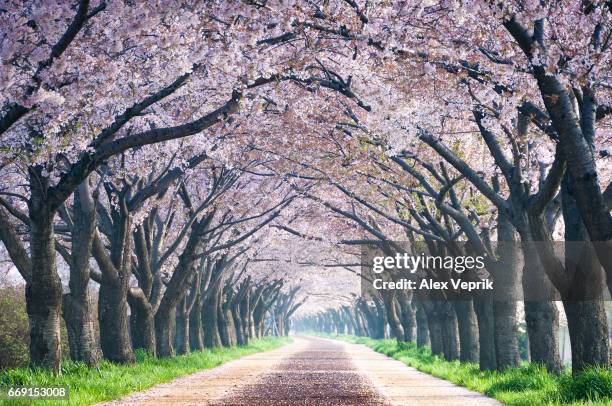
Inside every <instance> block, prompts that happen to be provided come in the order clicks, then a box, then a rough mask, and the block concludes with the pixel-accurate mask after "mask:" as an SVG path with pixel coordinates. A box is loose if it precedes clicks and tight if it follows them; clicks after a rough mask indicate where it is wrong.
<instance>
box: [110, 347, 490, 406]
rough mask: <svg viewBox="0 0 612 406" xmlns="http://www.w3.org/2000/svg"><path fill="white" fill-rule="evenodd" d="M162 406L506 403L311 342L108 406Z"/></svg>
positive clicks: (392, 363)
mask: <svg viewBox="0 0 612 406" xmlns="http://www.w3.org/2000/svg"><path fill="white" fill-rule="evenodd" d="M159 404H164V405H218V406H221V405H271V406H276V405H383V404H384V405H462V406H464V405H500V403H498V402H497V401H495V400H492V399H490V398H487V397H485V396H483V395H480V394H478V393H475V392H471V391H468V390H467V389H465V388H461V387H459V386H456V385H453V384H452V383H450V382H447V381H444V380H441V379H437V378H434V377H432V376H430V375H426V374H423V373H421V372H418V371H416V370H415V369H414V368H410V367H407V366H406V365H404V364H402V363H401V362H399V361H396V360H392V359H389V358H387V357H385V356H384V355H382V354H378V353H376V352H374V351H372V350H370V349H369V348H366V347H365V346H362V345H355V344H349V343H344V342H340V341H333V340H326V339H321V338H310V337H309V338H304V337H296V338H294V343H293V344H291V345H288V346H285V347H283V348H280V349H277V350H274V351H270V352H266V353H260V354H255V355H251V356H248V357H244V358H241V359H239V360H236V361H232V362H230V363H228V364H225V365H223V366H220V367H218V368H214V369H211V370H208V371H203V372H199V373H196V374H194V375H190V376H188V377H184V378H180V379H177V380H174V381H172V382H170V383H167V384H162V385H158V386H155V387H153V388H151V389H150V390H147V391H145V392H139V393H137V394H134V395H131V396H129V397H126V398H123V399H120V400H118V401H114V402H110V403H107V405H122V406H125V405H159Z"/></svg>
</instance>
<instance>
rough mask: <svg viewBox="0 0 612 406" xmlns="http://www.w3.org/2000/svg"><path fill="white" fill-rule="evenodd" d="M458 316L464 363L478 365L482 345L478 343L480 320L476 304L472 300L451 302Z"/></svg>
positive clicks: (461, 352) (461, 353)
mask: <svg viewBox="0 0 612 406" xmlns="http://www.w3.org/2000/svg"><path fill="white" fill-rule="evenodd" d="M451 304H452V306H453V308H454V309H455V313H456V315H457V325H458V328H459V345H460V356H459V359H460V360H461V361H462V362H474V363H478V360H479V357H480V345H479V342H478V320H477V319H476V313H475V312H474V304H473V302H472V301H471V300H465V301H452V302H451Z"/></svg>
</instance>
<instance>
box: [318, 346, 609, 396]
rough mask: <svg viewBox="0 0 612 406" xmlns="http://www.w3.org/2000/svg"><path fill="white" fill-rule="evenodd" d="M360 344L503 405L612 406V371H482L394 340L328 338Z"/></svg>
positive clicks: (525, 366) (527, 368)
mask: <svg viewBox="0 0 612 406" xmlns="http://www.w3.org/2000/svg"><path fill="white" fill-rule="evenodd" d="M327 337H329V338H335V339H340V340H344V341H349V342H352V343H357V344H364V345H366V346H368V347H370V348H372V349H373V350H374V351H377V352H380V353H382V354H385V355H386V356H388V357H392V358H395V359H397V360H399V361H401V362H403V363H405V364H406V365H410V366H411V367H414V368H416V369H418V370H419V371H422V372H425V373H427V374H430V375H433V376H436V377H438V378H442V379H445V380H448V381H451V382H453V383H455V384H457V385H461V386H465V387H466V388H468V389H471V390H474V391H476V392H480V393H484V394H485V395H487V396H490V397H493V398H495V399H497V400H499V401H500V402H502V403H503V404H504V405H516V406H533V405H612V369H589V370H586V371H585V372H583V373H582V374H579V375H577V376H575V377H572V375H571V373H570V372H569V371H566V372H565V373H563V374H561V375H560V376H556V375H552V374H549V373H548V372H547V371H546V369H545V368H543V367H541V366H539V365H535V364H529V363H524V364H523V365H522V366H521V367H520V368H508V369H506V370H504V371H501V372H500V371H481V370H480V369H479V368H478V365H477V364H473V363H460V362H459V361H446V360H444V359H443V358H441V357H439V356H434V355H432V354H431V351H430V349H429V348H417V347H416V345H415V344H414V343H400V344H398V343H397V341H395V340H373V339H370V338H363V337H355V336H329V335H328V336H327Z"/></svg>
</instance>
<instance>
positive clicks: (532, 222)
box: [0, 0, 612, 372]
mask: <svg viewBox="0 0 612 406" xmlns="http://www.w3.org/2000/svg"><path fill="white" fill-rule="evenodd" d="M611 16H612V3H610V2H609V1H583V0H563V1H554V2H547V1H542V2H523V1H507V2H503V1H502V2H488V1H483V0H471V1H432V0H422V1H421V0H415V1H409V2H382V1H381V2H366V1H352V0H351V1H349V0H318V1H284V0H275V1H272V0H261V1H250V0H242V1H240V0H233V1H214V0H210V1H203V2H188V1H185V2H183V1H166V2H160V1H145V2H129V1H124V0H97V1H88V0H79V1H72V2H64V1H58V2H52V1H25V0H17V1H7V2H5V3H4V4H3V5H2V6H0V58H1V65H0V78H1V80H0V88H1V96H0V106H1V108H0V241H2V245H3V248H4V250H3V251H0V252H1V253H2V255H4V256H5V257H4V258H3V259H6V260H8V263H9V265H10V266H9V267H11V268H12V267H14V269H16V270H17V272H18V273H19V275H20V276H21V278H22V280H23V282H24V283H25V300H26V308H27V316H28V325H29V359H30V363H31V364H32V365H35V366H42V367H44V368H49V369H52V370H54V371H59V370H60V363H61V359H62V354H61V347H62V346H61V335H60V324H61V319H62V318H63V320H64V322H65V325H66V328H67V332H68V334H67V335H68V342H69V350H70V357H71V358H72V359H74V360H77V361H82V362H85V363H87V364H88V365H89V366H91V367H95V366H96V364H97V363H98V362H99V360H100V358H101V357H104V358H106V359H109V360H111V361H115V362H120V363H131V362H134V359H135V357H134V349H138V348H143V349H146V350H148V351H150V352H151V353H153V354H156V355H157V356H159V357H170V356H173V355H174V354H176V353H185V352H188V351H195V350H200V349H202V348H204V347H214V346H221V345H223V346H230V345H235V344H246V343H248V341H249V340H250V339H252V338H253V337H259V336H262V335H264V334H278V335H285V334H288V333H289V330H290V327H291V320H292V318H293V319H294V320H295V319H296V317H298V318H299V327H300V328H304V329H305V328H308V329H315V330H320V331H327V332H346V333H354V334H357V335H369V336H371V337H374V338H380V337H384V336H385V334H386V331H387V330H388V331H389V332H390V335H391V336H392V337H394V338H396V339H397V340H399V341H416V342H417V344H419V345H431V348H432V351H433V352H434V353H435V354H443V355H444V357H446V358H447V359H460V360H462V361H471V362H478V363H479V364H480V366H481V368H482V369H503V368H506V367H508V366H516V365H518V363H519V361H520V357H519V345H518V335H517V329H518V323H519V319H521V318H523V317H522V316H523V315H522V314H519V313H524V320H525V323H526V329H527V335H528V342H529V357H530V360H531V361H533V362H537V363H541V364H543V365H544V366H545V367H546V368H547V369H548V370H550V371H552V372H560V371H561V369H562V368H563V366H562V364H561V359H560V356H559V346H558V322H559V310H560V309H562V311H563V312H564V313H565V317H566V319H567V322H568V329H569V334H570V338H571V349H572V368H573V370H574V372H578V371H581V370H582V369H584V368H585V367H587V366H593V365H595V366H603V367H609V365H610V339H609V331H610V328H609V326H608V320H607V318H606V309H605V300H606V298H608V299H609V296H610V293H611V292H612V216H611V214H610V210H611V209H612V186H611V185H612V184H611V183H610V180H611V175H612V170H611V168H612V165H610V158H609V154H610V151H609V148H610V147H611V138H612V121H611V117H612V114H610V113H611V112H612V83H610V78H611V73H612V71H611V69H610V66H611V63H610V62H611V58H610V55H611V49H612V21H611ZM392 241H408V242H410V243H412V244H425V245H426V246H427V247H428V249H429V250H430V251H431V252H434V253H439V254H441V255H443V254H445V253H451V254H453V255H459V254H461V253H464V254H469V255H472V254H475V255H483V256H486V258H488V260H487V263H486V268H487V272H488V273H489V274H490V275H491V277H492V278H493V279H494V280H495V282H496V284H497V285H498V286H499V285H501V286H504V292H506V293H505V295H507V296H505V295H504V297H490V296H486V295H480V294H474V295H471V296H469V297H466V296H465V295H462V296H461V297H458V296H455V294H454V292H449V293H440V294H439V295H433V296H432V297H416V295H415V296H414V297H413V295H412V294H411V293H409V292H407V291H398V292H391V291H385V292H381V294H380V297H375V298H373V300H369V299H368V300H366V299H357V300H355V299H353V298H351V293H352V294H355V293H357V292H355V291H353V292H348V291H347V292H338V295H337V298H336V299H335V300H334V299H332V300H329V298H327V299H324V300H320V299H317V298H316V295H314V293H316V292H315V290H316V288H317V286H311V287H310V288H309V290H306V289H303V288H302V289H301V288H300V287H301V286H302V285H305V281H306V280H307V279H308V277H309V273H311V272H314V271H313V269H318V270H319V271H320V270H324V271H325V272H327V274H328V280H327V283H333V282H334V280H335V278H339V276H338V275H341V274H351V275H353V276H355V278H358V276H357V275H355V274H359V264H360V260H359V259H360V257H359V252H360V248H361V247H362V246H364V245H368V244H378V245H379V246H382V247H383V249H384V250H385V252H386V253H389V254H393V253H394V252H396V251H397V249H396V248H397V247H396V246H395V245H394V243H393V242H392ZM304 242H310V243H311V244H313V245H314V244H315V243H316V244H326V245H327V246H329V247H331V250H332V251H335V252H336V253H337V255H335V256H333V258H331V257H329V256H328V255H327V254H328V252H327V251H323V250H317V249H312V250H311V251H309V250H305V252H303V256H309V261H308V263H305V264H302V265H305V266H303V267H301V268H302V269H301V271H299V272H298V271H297V270H295V269H294V266H295V263H292V262H291V261H284V260H283V258H278V257H274V258H270V257H269V253H270V252H276V253H281V255H282V253H283V252H284V253H286V254H287V253H291V252H292V251H295V250H297V249H300V248H299V247H302V246H303V244H304ZM292 244H293V245H292ZM560 245H565V249H564V250H563V251H564V254H565V255H559V250H558V249H556V248H557V247H559V246H560ZM290 271H295V272H290ZM526 275H528V276H529V277H526ZM467 277H469V278H474V279H478V278H481V277H482V276H481V275H476V274H474V275H467ZM321 283H322V284H325V283H326V282H325V281H321ZM338 289H340V288H338ZM347 289H349V288H347ZM532 291H536V292H546V293H547V297H550V298H556V299H557V300H556V301H558V302H560V303H561V304H562V306H561V307H559V306H557V304H555V301H553V300H552V299H551V300H526V301H524V306H519V305H518V300H517V297H523V296H524V297H531V296H530V295H529V293H530V292H532ZM93 296H97V297H96V298H94V297H93ZM94 299H96V300H97V305H96V306H94V305H93V302H94ZM95 308H97V314H94V313H95V312H94V309H95ZM309 309H310V310H309ZM294 323H295V322H294ZM98 332H99V333H98Z"/></svg>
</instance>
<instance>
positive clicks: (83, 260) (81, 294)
mask: <svg viewBox="0 0 612 406" xmlns="http://www.w3.org/2000/svg"><path fill="white" fill-rule="evenodd" d="M88 182H89V181H88V180H85V181H84V182H83V184H82V185H80V186H79V187H78V188H77V190H76V192H75V194H74V205H73V209H74V210H73V219H72V221H73V226H72V252H71V257H70V282H69V288H70V293H67V294H65V295H64V300H63V305H62V307H63V315H64V320H65V322H66V329H67V332H68V343H69V346H70V357H71V358H72V359H73V360H74V361H81V362H84V363H86V364H87V365H88V366H89V367H90V368H95V367H96V366H97V365H98V362H99V361H100V357H101V353H100V348H99V346H98V340H97V339H96V330H95V326H94V323H95V320H94V317H93V312H92V304H91V296H90V292H89V272H90V269H89V259H90V257H91V247H92V243H93V235H94V229H95V208H94V201H93V199H92V197H91V193H90V191H89V183H88Z"/></svg>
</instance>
